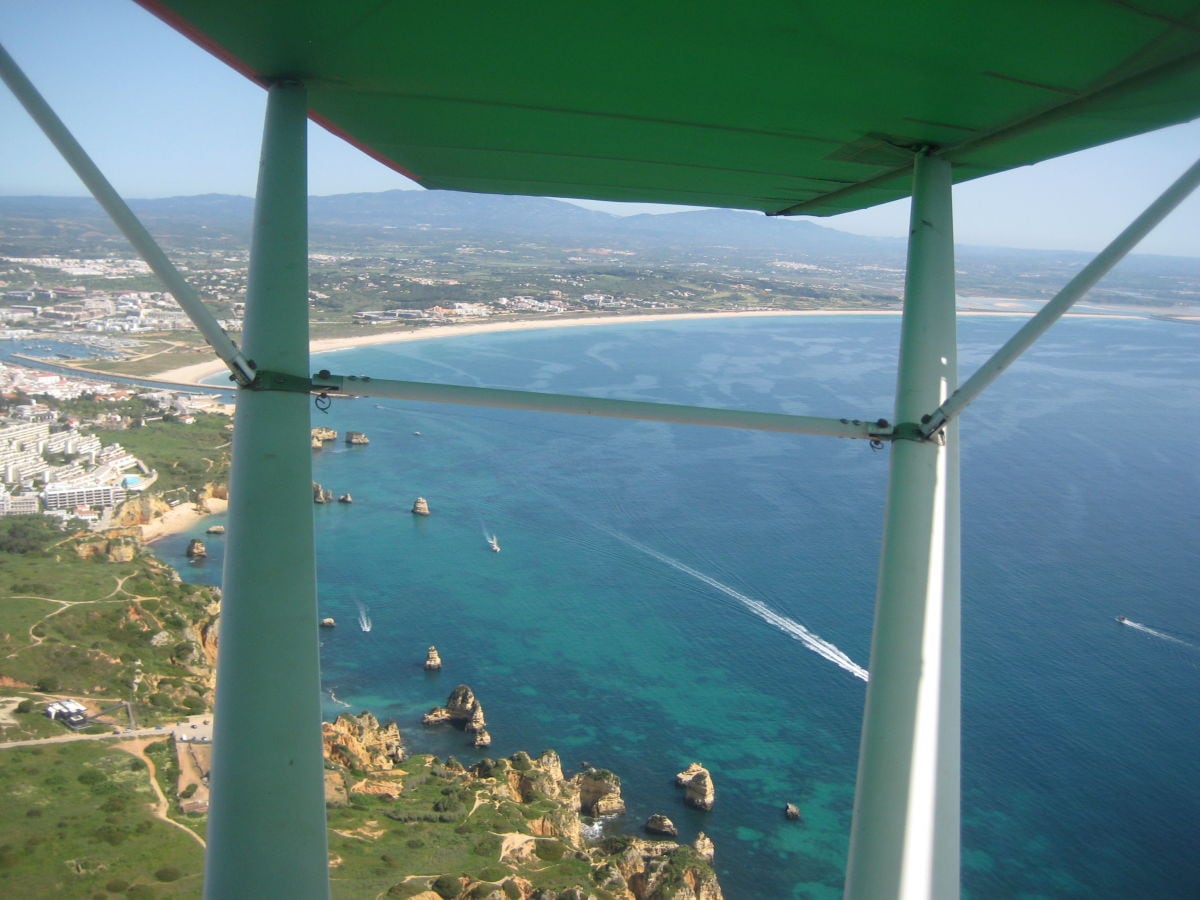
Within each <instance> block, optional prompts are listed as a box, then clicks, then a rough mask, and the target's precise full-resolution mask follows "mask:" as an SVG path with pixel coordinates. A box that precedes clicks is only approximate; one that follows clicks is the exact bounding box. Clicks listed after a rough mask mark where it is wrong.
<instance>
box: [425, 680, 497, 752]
mask: <svg viewBox="0 0 1200 900" xmlns="http://www.w3.org/2000/svg"><path fill="white" fill-rule="evenodd" d="M421 722H422V723H423V724H425V725H440V724H442V723H443V722H449V723H450V724H452V725H458V726H459V727H461V728H462V730H463V731H465V732H466V733H467V734H471V735H475V737H476V740H478V739H479V737H480V736H481V735H482V736H484V737H485V738H486V740H487V741H488V743H491V737H490V736H489V735H487V720H486V719H484V717H483V705H482V704H481V703H480V702H479V701H478V700H477V699H476V698H475V692H474V691H472V690H471V689H470V688H469V687H468V686H467V685H465V684H460V685H458V686H457V687H455V688H454V690H452V691H451V692H450V696H449V697H448V698H447V699H446V705H445V706H435V707H434V708H433V709H431V710H430V711H429V712H427V713H425V715H424V716H423V717H422V718H421ZM476 746H486V744H483V745H481V744H476Z"/></svg>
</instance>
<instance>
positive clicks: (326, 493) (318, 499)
mask: <svg viewBox="0 0 1200 900" xmlns="http://www.w3.org/2000/svg"><path fill="white" fill-rule="evenodd" d="M312 492H313V503H330V502H332V501H333V491H331V490H330V489H329V488H327V487H325V486H324V485H321V484H318V483H317V482H315V481H314V482H313V483H312Z"/></svg>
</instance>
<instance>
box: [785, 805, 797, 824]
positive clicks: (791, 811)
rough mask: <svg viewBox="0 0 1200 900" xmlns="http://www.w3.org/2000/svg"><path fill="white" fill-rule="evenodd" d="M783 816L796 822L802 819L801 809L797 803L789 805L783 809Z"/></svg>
mask: <svg viewBox="0 0 1200 900" xmlns="http://www.w3.org/2000/svg"><path fill="white" fill-rule="evenodd" d="M783 814H784V815H785V816H787V817H788V818H789V819H791V820H793V821H795V820H796V819H799V818H800V807H798V806H797V805H796V804H795V803H788V804H786V805H785V806H784V807H783Z"/></svg>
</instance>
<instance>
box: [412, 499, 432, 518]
mask: <svg viewBox="0 0 1200 900" xmlns="http://www.w3.org/2000/svg"><path fill="white" fill-rule="evenodd" d="M412 514H413V515H414V516H427V515H429V502H428V501H427V500H426V499H425V498H424V497H418V498H417V499H416V500H414V501H413V507H412Z"/></svg>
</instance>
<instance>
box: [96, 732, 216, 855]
mask: <svg viewBox="0 0 1200 900" xmlns="http://www.w3.org/2000/svg"><path fill="white" fill-rule="evenodd" d="M150 743H153V741H151V740H140V741H122V742H121V743H120V744H118V745H117V746H118V747H119V748H120V749H122V750H124V751H125V752H126V753H129V754H132V755H133V756H136V757H137V758H138V759H140V760H141V761H142V762H144V763H145V764H146V769H147V771H148V772H149V773H150V787H151V788H152V789H153V790H154V796H155V797H157V798H158V801H157V802H156V803H155V804H154V809H153V813H154V815H155V817H156V818H159V819H162V820H163V821H164V822H166V823H167V824H168V825H174V826H175V827H176V828H178V829H179V830H180V831H182V832H183V833H184V834H186V835H187V836H188V837H190V838H191V839H192V840H193V841H195V842H196V843H197V844H199V845H200V846H201V847H204V848H205V849H207V846H208V845H207V844H205V843H204V838H202V837H200V835H198V834H196V832H194V831H192V829H190V828H188V827H187V826H186V825H184V824H182V823H180V822H176V821H175V820H174V819H172V818H171V817H170V816H169V815H168V814H167V813H168V811H169V810H170V809H171V803H170V801H169V800H168V799H167V797H166V795H165V794H163V792H162V788H160V787H159V786H158V775H157V774H156V772H155V769H154V760H153V759H151V758H150V756H149V755H148V754H147V753H146V745H147V744H150Z"/></svg>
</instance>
